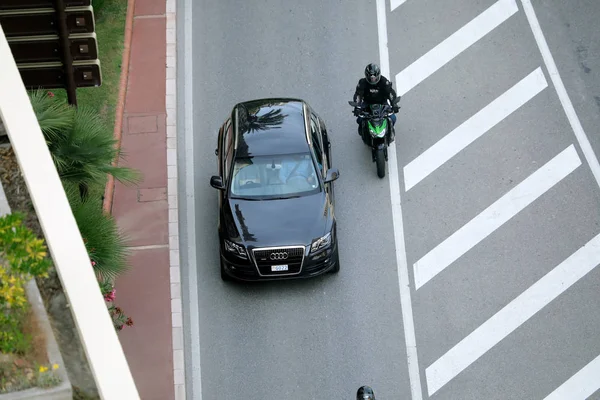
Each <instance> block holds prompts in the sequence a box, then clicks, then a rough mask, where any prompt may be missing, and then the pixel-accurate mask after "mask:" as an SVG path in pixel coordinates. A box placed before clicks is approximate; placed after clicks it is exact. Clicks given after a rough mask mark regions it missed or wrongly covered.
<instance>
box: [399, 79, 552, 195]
mask: <svg viewBox="0 0 600 400" xmlns="http://www.w3.org/2000/svg"><path fill="white" fill-rule="evenodd" d="M546 87H548V83H547V82H546V78H545V77H544V73H543V72H542V69H541V68H537V69H536V70H535V71H533V72H532V73H531V74H529V75H528V76H527V77H526V78H524V79H523V80H521V81H520V82H519V83H517V84H516V85H514V86H513V87H512V88H510V89H509V90H507V91H506V92H504V94H502V95H501V96H500V97H498V98H497V99H496V100H494V101H492V102H491V103H490V104H488V105H487V106H486V107H485V108H483V109H482V110H481V111H479V112H478V113H477V114H475V115H474V116H472V117H471V118H469V119H468V120H466V121H465V122H463V123H462V124H461V125H460V126H459V127H457V128H456V129H454V130H453V131H452V132H450V133H449V134H447V135H446V136H445V137H444V138H442V139H441V140H440V141H438V142H437V143H436V144H434V145H433V146H431V147H430V148H429V149H427V150H426V151H425V152H423V153H422V154H421V155H420V156H418V157H417V158H415V159H414V160H413V161H411V162H410V163H409V164H408V165H407V166H405V167H404V185H405V188H406V191H408V190H410V189H411V188H412V187H413V186H415V185H416V184H417V183H419V182H420V181H421V180H423V179H425V177H427V176H428V175H429V174H431V173H432V172H433V171H435V170H436V169H437V168H439V167H440V166H441V165H442V164H444V163H445V162H446V161H448V160H449V159H451V158H452V157H454V156H455V155H456V154H458V153H459V152H460V151H461V150H463V149H464V148H465V147H467V146H468V145H469V144H471V143H473V142H474V141H475V140H476V139H478V138H479V137H481V136H483V134H485V133H486V132H487V131H488V130H490V129H491V128H493V127H494V126H495V125H496V124H498V123H499V122H500V121H502V120H503V119H504V118H506V117H508V116H509V115H510V114H512V113H513V112H515V111H516V110H518V109H519V107H521V106H522V105H524V104H525V103H527V102H528V101H529V100H531V99H532V98H533V97H535V95H537V94H538V93H540V92H541V91H542V90H544V89H545V88H546Z"/></svg>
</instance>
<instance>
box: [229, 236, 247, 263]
mask: <svg viewBox="0 0 600 400" xmlns="http://www.w3.org/2000/svg"><path fill="white" fill-rule="evenodd" d="M225 251H227V252H229V253H233V254H235V255H237V256H238V257H241V258H248V255H247V253H246V249H245V248H244V247H243V246H241V245H239V244H237V243H234V242H232V241H230V240H227V239H225Z"/></svg>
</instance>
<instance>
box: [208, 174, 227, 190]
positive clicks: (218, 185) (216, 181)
mask: <svg viewBox="0 0 600 400" xmlns="http://www.w3.org/2000/svg"><path fill="white" fill-rule="evenodd" d="M210 186H212V187H214V188H215V189H219V190H224V189H225V185H223V178H221V177H220V176H217V175H213V176H212V177H211V178H210Z"/></svg>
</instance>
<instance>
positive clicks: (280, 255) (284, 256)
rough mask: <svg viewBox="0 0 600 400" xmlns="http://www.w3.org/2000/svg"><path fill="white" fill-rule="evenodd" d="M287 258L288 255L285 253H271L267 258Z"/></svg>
mask: <svg viewBox="0 0 600 400" xmlns="http://www.w3.org/2000/svg"><path fill="white" fill-rule="evenodd" d="M288 257H289V255H288V253H287V252H286V251H282V252H280V253H271V255H270V256H269V258H270V259H271V260H287V258H288Z"/></svg>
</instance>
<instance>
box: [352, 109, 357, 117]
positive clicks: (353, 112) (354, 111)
mask: <svg viewBox="0 0 600 400" xmlns="http://www.w3.org/2000/svg"><path fill="white" fill-rule="evenodd" d="M352 114H354V116H355V117H358V108H357V107H354V110H353V111H352Z"/></svg>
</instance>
